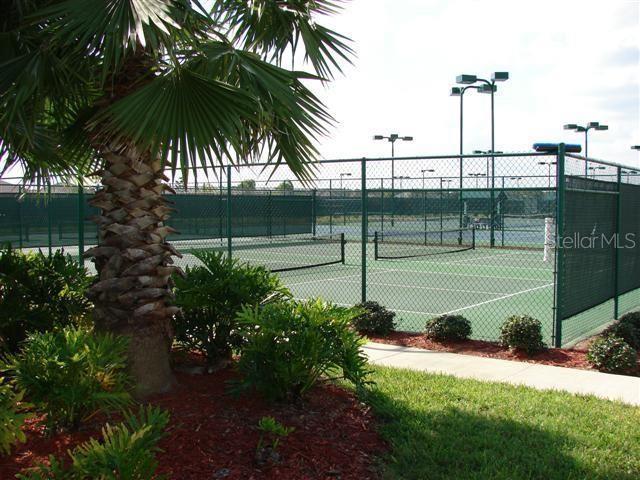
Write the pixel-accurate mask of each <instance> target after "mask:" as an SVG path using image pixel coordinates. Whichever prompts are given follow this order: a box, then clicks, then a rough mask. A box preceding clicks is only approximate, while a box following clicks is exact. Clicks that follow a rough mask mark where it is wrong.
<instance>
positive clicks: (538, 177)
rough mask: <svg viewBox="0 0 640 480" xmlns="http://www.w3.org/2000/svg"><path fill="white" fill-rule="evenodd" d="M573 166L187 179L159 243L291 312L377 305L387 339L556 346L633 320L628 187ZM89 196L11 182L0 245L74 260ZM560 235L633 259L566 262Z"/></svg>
mask: <svg viewBox="0 0 640 480" xmlns="http://www.w3.org/2000/svg"><path fill="white" fill-rule="evenodd" d="M586 162H587V161H586V160H585V159H584V158H583V157H580V156H577V155H569V154H567V155H565V154H564V152H563V151H562V150H560V151H559V152H558V154H557V155H555V154H542V153H523V154H493V155H463V156H460V155H455V156H445V155H439V156H425V157H402V158H373V159H364V158H360V159H338V160H324V161H321V162H320V163H319V164H318V165H317V175H316V180H315V181H314V182H312V183H307V184H303V183H301V182H300V181H298V180H297V179H295V177H294V176H293V175H291V174H290V172H288V171H286V169H283V168H280V169H277V170H275V171H274V170H273V167H271V166H265V165H252V166H240V167H230V166H228V167H223V168H216V169H213V170H210V171H209V172H208V173H209V176H208V177H207V176H206V175H205V172H202V171H200V172H197V173H198V175H197V178H199V181H197V182H196V181H194V180H192V179H193V178H196V175H192V176H191V179H190V180H189V181H188V182H186V184H185V183H184V182H181V181H179V179H178V181H177V182H176V184H175V185H174V188H175V190H176V193H175V194H172V195H170V201H171V202H172V203H173V204H174V205H173V206H174V208H175V209H176V212H175V214H174V215H173V217H172V219H171V220H170V223H171V225H172V226H173V227H174V228H176V229H177V230H178V231H179V232H180V234H179V235H175V236H172V237H170V239H169V241H171V242H173V243H174V244H175V246H176V247H177V249H178V250H179V251H181V253H182V254H183V258H182V259H181V260H178V263H181V264H182V265H183V266H185V265H194V264H197V263H198V260H197V258H196V256H195V254H196V253H197V252H198V251H202V250H213V251H221V252H224V253H225V254H226V255H229V256H232V257H235V258H239V259H241V260H243V261H247V262H252V263H256V264H262V265H264V266H266V267H267V268H270V269H271V270H273V271H277V272H279V275H280V276H281V277H282V278H283V280H284V282H285V283H286V284H287V285H288V286H289V287H290V288H291V290H292V292H293V293H294V295H295V296H296V297H298V298H308V297H314V296H321V297H324V298H327V299H329V300H331V301H334V302H336V303H339V304H344V305H353V304H355V303H358V302H360V301H363V300H375V301H378V302H380V303H381V304H384V305H385V306H387V307H388V308H391V309H393V310H395V311H396V312H397V313H398V328H399V329H401V330H406V331H415V332H420V331H422V330H423V329H424V324H425V322H426V320H428V319H430V318H432V317H433V316H436V315H440V314H445V313H451V314H460V315H464V316H466V317H467V318H469V320H470V321H471V322H472V326H473V335H472V336H473V337H474V338H478V339H487V340H495V339H496V338H497V337H498V335H499V329H500V325H501V324H502V322H503V321H504V320H505V319H506V317H508V316H510V315H514V314H518V315H522V314H527V315H531V316H533V317H536V318H538V319H540V320H541V322H542V324H543V328H544V335H545V338H546V341H547V342H548V343H550V344H554V345H556V346H560V345H563V344H567V343H569V342H572V341H575V340H576V339H579V338H581V337H582V336H584V335H587V334H589V333H590V332H592V331H593V330H594V329H597V328H599V327H601V326H602V325H604V324H606V323H607V322H609V321H610V320H611V319H612V318H614V317H617V316H618V315H620V314H621V313H624V312H625V311H628V310H630V309H634V308H637V307H638V306H640V270H639V269H640V256H639V253H638V246H639V245H640V231H639V230H638V229H639V228H640V218H639V217H638V215H640V214H639V213H638V212H640V208H639V207H640V181H639V180H640V177H638V176H637V175H633V174H632V173H631V172H630V171H629V170H627V169H625V168H624V167H622V166H620V165H616V164H611V163H607V162H602V161H599V160H594V159H589V160H588V164H589V166H590V167H591V168H590V169H585V163H586ZM392 171H393V172H394V173H395V176H394V177H393V178H392V177H391V172H392ZM487 172H488V174H487ZM585 172H586V174H585ZM193 173H196V172H193ZM203 178H204V180H205V181H202V179H203ZM96 188H99V187H98V186H97V185H88V182H87V181H85V182H84V185H82V186H77V185H70V186H68V185H67V186H63V185H50V186H47V187H44V189H43V188H40V189H38V188H36V187H35V186H30V185H22V184H20V183H19V181H18V180H17V179H16V180H10V179H9V183H5V184H2V185H1V186H0V242H2V243H7V242H8V243H11V244H12V245H13V246H14V247H16V248H24V249H29V248H41V249H47V250H48V251H52V250H53V249H55V248H60V247H63V248H65V250H66V251H68V252H69V253H71V254H73V255H76V256H77V258H79V260H80V261H83V260H82V253H83V251H84V249H85V245H86V246H89V245H94V244H96V243H97V242H98V231H97V229H96V227H95V225H94V224H93V223H92V222H91V221H90V217H91V216H92V215H94V214H95V213H97V211H96V210H95V209H94V208H93V207H90V206H89V205H88V203H87V202H88V200H89V199H90V198H91V196H92V195H93V194H94V193H95V191H96ZM572 235H579V236H580V235H582V236H583V237H587V238H591V239H593V238H594V237H597V236H599V235H602V236H605V237H610V236H614V237H615V236H617V237H618V238H622V237H625V238H629V237H633V238H636V237H637V243H638V245H636V246H635V247H634V248H617V247H616V246H612V245H610V244H607V245H601V246H598V247H597V248H589V249H581V248H565V247H566V245H563V241H565V240H566V239H567V238H569V237H571V236H572ZM89 266H90V265H89ZM90 267H91V266H90ZM305 267H313V268H305Z"/></svg>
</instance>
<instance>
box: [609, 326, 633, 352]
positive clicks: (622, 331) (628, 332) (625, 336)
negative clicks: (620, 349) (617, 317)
mask: <svg viewBox="0 0 640 480" xmlns="http://www.w3.org/2000/svg"><path fill="white" fill-rule="evenodd" d="M602 336H604V337H618V338H621V339H622V340H624V341H625V342H626V343H627V344H629V346H630V347H631V348H634V349H636V350H638V349H640V331H638V330H636V329H635V328H634V326H633V324H632V323H631V322H623V321H619V322H614V323H612V324H611V325H609V326H608V327H607V328H606V329H605V330H604V331H603V332H602Z"/></svg>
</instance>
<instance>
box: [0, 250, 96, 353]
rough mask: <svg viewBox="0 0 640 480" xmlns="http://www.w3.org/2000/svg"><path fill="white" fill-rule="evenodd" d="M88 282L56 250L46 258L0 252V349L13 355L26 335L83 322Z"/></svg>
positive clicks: (81, 271)
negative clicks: (0, 347) (0, 313)
mask: <svg viewBox="0 0 640 480" xmlns="http://www.w3.org/2000/svg"><path fill="white" fill-rule="evenodd" d="M91 279H92V277H91V276H90V275H88V273H87V271H86V270H85V269H84V268H83V267H81V266H80V265H78V263H77V262H75V261H74V260H73V259H72V258H71V257H70V256H69V255H65V254H64V253H63V252H62V251H60V250H57V251H56V252H54V253H53V255H51V256H49V255H44V254H43V253H42V252H38V253H28V254H24V253H22V252H19V251H16V250H13V249H11V247H8V248H2V249H0V312H2V315H0V346H2V347H3V348H4V349H6V350H7V351H9V352H16V351H17V350H18V347H19V345H20V342H22V341H23V340H24V339H25V338H26V337H27V335H28V334H29V333H33V332H44V331H47V330H51V329H53V328H56V327H63V326H66V325H70V324H76V323H79V322H82V321H83V319H84V318H86V317H87V316H88V314H89V311H90V308H91V303H90V302H89V301H88V300H87V299H86V297H85V295H84V294H85V291H86V289H87V288H88V286H89V284H90V283H91Z"/></svg>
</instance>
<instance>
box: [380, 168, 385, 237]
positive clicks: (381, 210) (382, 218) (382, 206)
mask: <svg viewBox="0 0 640 480" xmlns="http://www.w3.org/2000/svg"><path fill="white" fill-rule="evenodd" d="M380 231H381V232H384V178H381V179H380Z"/></svg>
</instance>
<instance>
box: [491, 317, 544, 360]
mask: <svg viewBox="0 0 640 480" xmlns="http://www.w3.org/2000/svg"><path fill="white" fill-rule="evenodd" d="M500 343H501V344H502V345H503V346H505V347H509V348H514V349H517V350H522V351H524V352H526V353H527V354H529V355H531V354H534V353H537V352H540V351H542V350H544V349H545V344H544V342H543V341H542V324H541V323H540V320H537V319H535V318H533V317H530V316H529V315H513V316H511V317H509V318H507V319H506V320H505V322H504V323H503V324H502V327H501V328H500Z"/></svg>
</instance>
